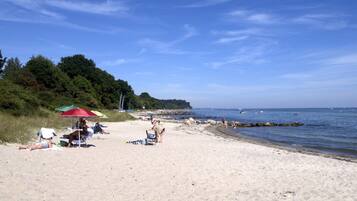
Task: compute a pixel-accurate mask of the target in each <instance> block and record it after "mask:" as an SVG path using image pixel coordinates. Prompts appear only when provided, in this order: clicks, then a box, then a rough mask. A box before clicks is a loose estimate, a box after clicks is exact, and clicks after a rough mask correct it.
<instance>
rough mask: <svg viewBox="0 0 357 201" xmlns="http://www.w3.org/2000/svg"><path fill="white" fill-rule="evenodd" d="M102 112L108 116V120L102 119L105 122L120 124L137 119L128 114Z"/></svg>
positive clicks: (109, 111) (110, 111) (112, 111)
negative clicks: (120, 122)
mask: <svg viewBox="0 0 357 201" xmlns="http://www.w3.org/2000/svg"><path fill="white" fill-rule="evenodd" d="M100 112H102V113H103V114H105V115H107V116H108V118H105V119H100V120H101V121H104V122H119V121H128V120H134V119H135V118H134V117H133V116H131V115H130V114H129V113H127V112H118V111H115V110H101V111H100Z"/></svg>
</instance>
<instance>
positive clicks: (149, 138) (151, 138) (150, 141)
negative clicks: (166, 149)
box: [145, 131, 156, 145]
mask: <svg viewBox="0 0 357 201" xmlns="http://www.w3.org/2000/svg"><path fill="white" fill-rule="evenodd" d="M155 143H156V135H155V134H153V133H149V132H148V131H146V138H145V144H147V145H154V144H155Z"/></svg>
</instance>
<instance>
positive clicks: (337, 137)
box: [192, 108, 357, 158]
mask: <svg viewBox="0 0 357 201" xmlns="http://www.w3.org/2000/svg"><path fill="white" fill-rule="evenodd" d="M192 116H193V117H194V118H196V119H202V120H204V119H215V120H221V119H222V118H225V119H226V120H228V121H232V120H234V121H240V122H276V123H284V122H302V123H304V126H301V127H255V128H239V129H235V132H236V133H237V134H238V132H239V134H240V135H243V136H246V137H249V138H253V139H261V140H266V141H269V142H273V143H279V144H282V145H288V146H293V147H297V148H299V147H301V148H308V149H313V150H315V151H319V152H323V153H332V154H337V155H341V156H349V157H355V158H357V108H306V109H300V108H299V109H244V110H235V109H193V110H192ZM232 130H233V129H232Z"/></svg>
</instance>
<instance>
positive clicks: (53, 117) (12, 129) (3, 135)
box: [0, 111, 71, 144]
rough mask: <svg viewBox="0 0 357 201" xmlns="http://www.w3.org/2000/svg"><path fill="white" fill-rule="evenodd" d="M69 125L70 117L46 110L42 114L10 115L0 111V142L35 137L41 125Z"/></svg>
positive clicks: (51, 126) (19, 140)
mask: <svg viewBox="0 0 357 201" xmlns="http://www.w3.org/2000/svg"><path fill="white" fill-rule="evenodd" d="M70 125H71V119H66V118H61V117H60V116H59V115H58V114H57V113H54V112H48V111H47V112H46V115H42V116H19V117H18V116H12V115H10V114H8V113H0V128H1V129H0V144H4V143H21V144H24V143H27V142H29V141H31V140H32V139H34V138H36V133H37V131H38V130H39V129H40V128H41V127H47V128H48V127H49V128H56V129H58V128H63V127H68V126H70Z"/></svg>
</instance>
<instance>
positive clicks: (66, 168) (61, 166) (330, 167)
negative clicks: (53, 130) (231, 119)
mask: <svg viewBox="0 0 357 201" xmlns="http://www.w3.org/2000/svg"><path fill="white" fill-rule="evenodd" d="M106 125H108V126H109V129H108V130H109V131H110V132H111V134H110V135H102V136H101V139H93V140H91V141H90V143H92V144H95V145H96V147H91V148H82V149H78V148H69V149H63V150H62V151H42V150H37V151H32V152H30V151H18V150H17V149H16V145H8V146H0V155H1V158H0V200H357V174H356V173H357V164H356V163H351V162H345V161H339V160H335V159H329V158H324V157H320V156H313V155H305V154H300V153H293V152H288V151H284V150H279V149H276V148H271V147H265V146H261V145H255V144H250V143H246V142H239V141H232V140H229V139H223V138H219V137H216V136H213V135H210V134H209V133H207V132H206V131H202V128H197V129H188V128H184V127H178V124H173V123H165V124H164V125H165V127H166V129H167V131H168V132H167V134H166V136H165V139H164V140H165V141H164V143H163V144H160V145H155V146H144V145H133V144H126V143H125V142H126V141H127V140H136V139H140V138H144V137H145V132H144V131H145V129H146V128H149V127H150V124H149V122H144V121H132V122H124V123H107V124H106Z"/></svg>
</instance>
